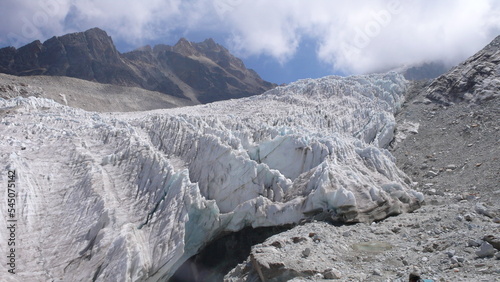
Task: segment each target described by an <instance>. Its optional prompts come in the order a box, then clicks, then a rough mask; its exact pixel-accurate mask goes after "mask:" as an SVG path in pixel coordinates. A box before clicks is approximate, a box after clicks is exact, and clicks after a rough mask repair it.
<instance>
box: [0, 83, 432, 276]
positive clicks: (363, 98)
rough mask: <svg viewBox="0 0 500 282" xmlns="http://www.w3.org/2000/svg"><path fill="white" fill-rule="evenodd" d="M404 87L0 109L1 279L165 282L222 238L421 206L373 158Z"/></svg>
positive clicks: (390, 169)
mask: <svg viewBox="0 0 500 282" xmlns="http://www.w3.org/2000/svg"><path fill="white" fill-rule="evenodd" d="M405 87H406V81H405V80H404V79H403V78H402V77H401V76H398V75H396V74H387V75H371V76H359V77H349V78H340V77H326V78H322V79H317V80H302V81H299V82H296V83H293V84H291V85H289V86H286V87H280V88H276V89H274V90H271V91H268V92H266V93H265V94H263V95H260V96H254V97H250V98H246V99H240V100H230V101H224V102H219V103H214V104H208V105H202V106H196V107H189V108H177V109H170V110H159V111H153V112H137V113H128V114H97V113H91V112H85V111H83V110H78V109H73V108H69V107H66V106H62V105H59V104H57V103H55V102H53V101H51V100H46V99H40V98H15V99H11V100H0V118H1V122H0V134H1V136H2V139H0V160H1V163H2V164H4V168H3V172H2V173H1V179H2V182H1V183H2V191H5V190H6V187H7V181H8V177H7V176H8V173H7V171H8V170H15V171H16V174H17V177H18V178H17V180H16V184H17V186H16V189H17V193H18V194H17V202H16V208H17V209H16V218H17V223H16V224H17V229H16V250H15V254H16V272H17V274H16V275H8V276H6V279H8V280H7V281H18V280H25V281H49V280H52V279H54V280H59V279H62V280H63V281H88V280H92V279H94V280H97V281H141V280H147V281H158V280H165V279H167V278H168V277H170V276H171V275H172V274H173V273H174V271H175V269H176V268H177V267H178V266H179V265H180V264H182V262H184V261H185V260H186V259H188V258H189V257H190V256H192V255H194V254H196V253H197V252H198V251H199V249H200V248H202V247H203V246H204V245H205V244H206V243H207V242H209V241H210V240H212V239H213V238H215V237H216V236H218V235H220V234H221V232H224V231H237V230H240V229H241V228H243V227H245V226H253V227H258V226H273V225H282V224H288V223H297V222H299V221H300V220H302V219H304V218H305V217H306V215H310V214H317V213H323V214H327V215H328V216H331V217H332V218H333V219H334V220H343V221H348V222H356V221H372V220H376V219H381V218H384V217H386V216H387V215H390V214H398V213H401V212H405V211H408V210H413V209H415V208H417V207H418V206H419V203H420V201H422V195H421V194H419V193H417V192H415V191H413V190H411V189H409V187H408V184H407V183H408V182H409V179H408V178H407V177H406V176H405V175H404V174H403V173H402V172H401V171H400V170H399V169H398V168H397V167H396V166H395V164H394V158H393V157H392V156H391V154H390V153H389V152H388V151H386V150H385V149H383V147H385V146H386V145H387V144H388V143H389V142H390V141H391V139H392V137H393V131H394V127H395V122H394V117H393V113H394V112H395V111H397V110H398V108H399V105H400V104H401V102H402V101H401V100H402V99H403V98H402V97H403V92H404V90H405ZM2 195H7V194H6V192H5V193H3V194H2ZM1 211H2V217H1V220H2V221H3V222H2V224H3V226H7V223H8V222H7V216H8V214H7V209H6V208H2V209H1ZM1 230H2V231H1V232H0V236H1V238H0V240H1V241H2V242H6V241H7V239H8V237H9V236H11V235H10V234H9V233H8V230H7V229H6V228H2V229H1ZM7 251H8V250H7V249H6V246H5V244H2V253H7ZM8 268H9V266H6V265H5V264H2V266H1V268H0V271H2V273H7V270H8ZM2 276H3V274H2Z"/></svg>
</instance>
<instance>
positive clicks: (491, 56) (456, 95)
mask: <svg viewBox="0 0 500 282" xmlns="http://www.w3.org/2000/svg"><path fill="white" fill-rule="evenodd" d="M499 75H500V36H498V37H497V38H495V39H494V40H493V41H492V42H491V43H490V44H488V45H487V46H486V47H484V48H483V49H482V50H481V51H479V52H477V53H476V54H475V55H474V56H472V57H470V58H469V59H467V60H466V61H465V62H463V63H461V64H460V65H458V66H456V67H454V68H452V69H451V70H450V71H449V72H447V73H446V74H444V75H442V76H440V77H438V78H437V79H435V80H434V81H433V82H432V83H431V84H430V85H429V87H428V88H427V90H426V91H427V93H426V95H427V98H429V99H431V100H434V101H437V102H440V103H443V104H450V103H456V102H461V101H472V102H482V101H487V100H491V99H493V98H495V97H498V96H500V94H499V93H500V80H499V79H498V76H499Z"/></svg>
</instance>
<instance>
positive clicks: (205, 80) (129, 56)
mask: <svg viewBox="0 0 500 282" xmlns="http://www.w3.org/2000/svg"><path fill="white" fill-rule="evenodd" d="M0 72H3V73H7V74H13V75H21V76H22V75H53V76H69V77H75V78H80V79H85V80H89V81H97V82H100V83H107V84H114V85H121V86H136V87H141V88H144V89H147V90H154V91H159V92H162V93H165V94H169V95H173V96H177V97H181V98H186V99H189V100H191V101H193V102H196V103H208V102H213V101H217V100H226V99H232V98H241V97H247V96H252V95H256V94H260V93H263V92H264V91H266V90H268V89H270V88H273V87H274V86H275V85H274V84H272V83H269V82H266V81H264V80H262V79H261V78H260V77H259V76H258V75H257V73H255V72H254V71H252V70H248V69H247V68H246V67H245V65H244V64H243V62H242V61H241V60H239V59H238V58H236V57H234V56H233V55H231V54H230V53H229V51H228V50H227V49H225V48H224V47H222V46H221V45H219V44H217V43H215V42H214V41H213V40H212V39H207V40H205V41H204V42H201V43H192V42H189V41H187V40H186V39H184V38H182V39H180V40H179V42H178V43H177V44H175V45H174V46H169V45H157V46H155V47H153V48H151V47H150V46H145V47H142V48H140V49H137V50H135V51H132V52H129V53H125V54H120V53H119V52H118V51H117V50H116V48H115V46H114V44H113V41H112V39H111V38H110V37H109V36H108V35H107V34H106V32H104V31H103V30H100V29H98V28H93V29H90V30H87V31H85V32H79V33H73V34H67V35H64V36H61V37H52V38H50V39H49V40H47V41H45V42H44V43H43V44H42V43H41V42H40V41H34V42H32V43H30V44H28V45H26V46H23V47H21V48H19V49H16V48H13V47H7V48H2V49H0Z"/></svg>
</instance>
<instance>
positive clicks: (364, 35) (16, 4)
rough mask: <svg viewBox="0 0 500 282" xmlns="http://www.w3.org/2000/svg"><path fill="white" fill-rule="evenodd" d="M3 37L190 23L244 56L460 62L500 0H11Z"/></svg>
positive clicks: (119, 32)
mask: <svg viewBox="0 0 500 282" xmlns="http://www.w3.org/2000/svg"><path fill="white" fill-rule="evenodd" d="M0 10H2V11H3V14H4V16H3V17H2V18H1V19H0V45H15V46H20V45H22V44H25V43H28V42H30V41H33V40H34V39H46V38H48V37H50V36H52V35H61V34H63V33H66V32H72V31H82V30H85V29H88V28H91V27H95V26H98V27H101V28H103V29H104V30H106V31H107V32H108V33H109V34H110V35H111V36H112V37H113V38H114V39H115V40H120V41H123V42H128V43H129V44H132V45H137V46H138V45H141V44H142V42H147V41H150V40H155V39H156V40H158V39H162V38H168V39H170V40H174V39H173V38H171V36H173V35H172V33H173V31H175V32H176V34H175V36H178V33H179V31H181V32H182V31H184V32H207V37H209V36H210V34H209V33H211V32H217V33H218V34H224V35H225V36H226V38H227V41H226V42H225V43H226V44H228V46H229V48H230V49H231V50H232V51H233V52H236V53H237V54H238V55H240V56H248V55H261V54H265V55H268V56H272V57H274V58H276V59H277V60H278V61H279V62H282V63H284V62H286V61H287V60H289V59H290V58H292V57H293V56H294V55H295V54H296V52H297V51H298V48H299V46H300V42H301V41H303V40H305V39H307V40H309V41H310V40H313V41H315V42H316V44H317V56H318V58H319V59H320V60H321V61H323V62H326V63H328V64H330V65H331V66H332V69H335V70H337V71H343V72H345V73H365V72H371V71H377V70H381V69H385V68H390V67H394V66H397V65H401V64H413V63H418V62H423V61H432V60H443V61H444V62H446V63H448V64H455V63H457V62H459V61H460V60H463V59H465V58H466V57H467V56H470V55H471V54H473V53H474V52H475V51H477V50H479V49H480V48H481V47H483V46H484V45H485V44H487V43H488V42H489V41H490V40H491V39H493V38H494V37H495V36H496V35H498V34H499V33H500V21H498V19H499V18H500V4H499V3H498V1H495V0H476V1H467V0H458V1H456V0H440V1H430V0H425V1H418V0H359V1H349V2H348V1H339V0H337V1H334V0H331V1H330V0H316V1H305V0H273V1H267V0H190V1H181V0H150V1H147V2H146V1H138V0H123V1H113V0H89V1H76V0H38V1H32V0H16V1H2V2H1V3H0Z"/></svg>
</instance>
